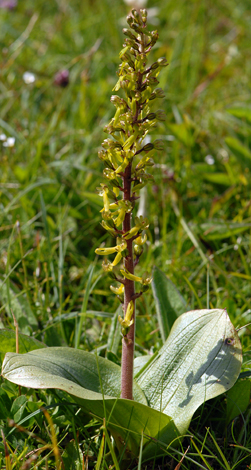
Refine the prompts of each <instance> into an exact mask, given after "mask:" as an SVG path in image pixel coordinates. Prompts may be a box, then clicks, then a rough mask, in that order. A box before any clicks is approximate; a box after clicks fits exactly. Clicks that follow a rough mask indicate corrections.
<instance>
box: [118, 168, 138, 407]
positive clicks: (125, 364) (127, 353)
mask: <svg viewBox="0 0 251 470" xmlns="http://www.w3.org/2000/svg"><path fill="white" fill-rule="evenodd" d="M131 169H132V168H131V164H129V165H128V166H127V168H126V169H125V174H124V177H123V183H124V188H123V190H124V200H128V201H130V200H131ZM130 229H131V214H130V213H128V214H126V216H125V219H124V223H123V230H124V232H128V231H129V230H130ZM127 250H128V254H127V256H126V258H125V261H124V266H125V268H126V269H127V270H128V271H129V272H130V273H131V274H133V273H134V261H133V242H132V239H130V240H127ZM134 294H135V292H134V281H131V280H130V279H125V280H124V312H126V310H127V306H128V304H129V302H130V301H131V300H132V298H133V296H134ZM133 303H134V314H133V320H134V322H133V324H132V325H131V327H130V329H129V332H128V334H127V335H126V336H125V337H124V338H123V340H122V364H121V370H122V373H121V398H127V399H129V400H133V360H134V336H135V300H134V301H133Z"/></svg>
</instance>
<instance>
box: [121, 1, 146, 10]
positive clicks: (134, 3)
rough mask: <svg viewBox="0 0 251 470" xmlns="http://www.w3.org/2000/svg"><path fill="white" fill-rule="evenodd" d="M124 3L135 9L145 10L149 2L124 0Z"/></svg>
mask: <svg viewBox="0 0 251 470" xmlns="http://www.w3.org/2000/svg"><path fill="white" fill-rule="evenodd" d="M124 3H126V4H127V5H129V6H130V7H134V8H143V7H144V6H145V5H146V4H147V0H124Z"/></svg>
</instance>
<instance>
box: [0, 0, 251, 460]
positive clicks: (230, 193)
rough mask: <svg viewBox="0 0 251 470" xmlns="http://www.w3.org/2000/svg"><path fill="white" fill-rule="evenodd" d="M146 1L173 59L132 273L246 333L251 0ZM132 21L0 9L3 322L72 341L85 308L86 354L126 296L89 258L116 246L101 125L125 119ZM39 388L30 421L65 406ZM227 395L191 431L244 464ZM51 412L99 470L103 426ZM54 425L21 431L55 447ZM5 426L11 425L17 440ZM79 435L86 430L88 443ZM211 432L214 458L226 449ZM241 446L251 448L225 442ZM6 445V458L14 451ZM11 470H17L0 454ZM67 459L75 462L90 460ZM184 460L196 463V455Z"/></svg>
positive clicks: (88, 13)
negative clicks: (10, 140) (124, 65)
mask: <svg viewBox="0 0 251 470" xmlns="http://www.w3.org/2000/svg"><path fill="white" fill-rule="evenodd" d="M148 6H149V8H150V10H149V23H152V24H153V28H154V29H156V28H157V29H158V32H159V36H160V39H159V42H158V44H157V46H158V47H155V48H154V51H153V54H152V60H153V61H154V60H156V59H157V58H159V57H162V56H165V57H166V58H167V60H168V62H169V66H168V67H167V68H166V69H164V70H163V71H162V73H161V75H160V86H161V87H162V88H163V89H164V91H165V94H166V98H165V100H164V101H163V103H161V107H162V108H163V109H165V112H166V114H167V121H166V123H164V124H161V126H160V127H159V128H158V129H157V130H156V131H155V135H153V138H162V139H163V140H164V141H165V150H164V151H163V152H161V153H159V154H158V155H156V159H155V161H156V166H155V168H154V169H153V173H154V177H155V183H154V185H153V186H152V188H150V187H149V188H147V192H145V193H143V194H142V207H143V210H144V211H145V212H146V214H147V216H148V218H149V220H150V222H151V228H150V232H151V234H150V243H149V244H148V247H147V251H146V253H145V254H144V257H143V258H142V261H141V263H140V266H139V268H138V271H137V273H138V274H139V275H140V274H142V273H143V272H144V271H145V270H146V269H147V270H150V269H151V268H152V267H153V266H154V265H155V266H157V267H159V268H160V269H162V270H163V271H164V272H165V273H166V274H167V275H168V276H169V277H170V279H171V280H172V281H173V282H174V284H175V285H176V286H177V287H178V288H179V290H180V292H181V293H182V295H183V296H184V298H185V299H186V301H187V302H188V304H189V305H190V307H191V308H195V309H196V308H206V307H207V306H208V305H209V306H210V307H214V308H216V307H217V308H227V311H228V313H229V314H230V317H231V320H232V322H233V324H234V326H235V327H236V328H239V327H241V326H244V325H245V324H247V323H248V322H250V321H251V313H250V312H251V301H250V294H251V284H250V280H251V268H250V257H251V239H250V233H251V232H250V227H251V204H250V189H251V188H250V186H251V183H250V170H251V150H250V145H251V89H250V67H251V65H250V64H251V60H250V59H251V57H250V56H251V51H250V42H251V30H250V20H251V6H250V2H249V1H247V0H242V2H239V1H237V0H215V1H212V0H204V1H196V0H192V1H190V2H187V1H186V0H177V1H176V2H170V1H167V0H162V1H161V2H160V1H157V0H156V1H151V3H150V2H149V5H148ZM128 12H129V8H128V6H127V5H126V4H125V3H124V2H122V1H115V0H113V1H112V0H102V1H101V0H92V1H89V0H85V1H84V2H80V1H76V0H73V1H71V2H67V1H64V0H57V1H52V2H42V1H40V0H36V2H32V1H30V0H27V1H26V2H22V1H19V2H18V4H17V6H16V7H15V8H14V9H13V10H9V9H7V8H1V9H0V50H1V54H2V60H1V68H0V73H1V77H0V134H2V133H4V134H6V136H7V137H15V145H14V147H10V148H8V147H4V146H3V144H2V143H0V146H1V157H0V158H1V167H0V175H1V180H0V205H1V211H0V219H1V224H0V248H1V250H0V275H1V278H2V280H4V282H3V285H2V287H1V299H0V300H1V307H0V326H1V328H6V327H8V328H14V326H13V317H12V313H11V309H12V310H13V311H14V313H15V315H16V317H17V319H18V323H19V329H20V331H21V332H23V333H26V334H29V335H34V336H35V337H36V338H37V339H39V340H42V341H44V342H45V343H46V344H47V345H49V346H55V345H68V346H74V344H76V336H77V332H78V325H79V324H78V318H79V314H80V313H83V314H84V315H83V316H82V317H81V318H82V320H83V324H82V330H81V342H80V347H81V348H84V349H87V350H93V349H94V348H98V352H99V354H102V355H107V354H108V352H109V350H110V346H111V345H110V341H111V336H109V332H110V331H111V326H112V327H113V326H114V322H113V320H112V319H113V316H114V312H115V311H116V309H117V308H118V301H117V299H116V298H115V296H113V295H112V294H111V293H110V290H109V284H110V283H109V279H108V278H107V277H106V276H105V275H103V273H102V268H101V262H102V260H100V258H99V259H97V257H96V256H95V253H94V250H95V248H97V247H98V246H100V244H101V243H102V242H105V243H106V244H107V246H109V243H111V240H109V237H108V236H107V234H106V233H104V231H103V229H102V227H101V225H100V221H101V218H100V212H99V211H100V209H101V208H102V199H101V198H99V196H98V195H97V194H96V192H95V191H96V187H97V186H99V184H100V182H102V171H103V167H102V163H101V162H100V161H99V160H98V157H97V153H98V150H99V148H100V145H101V142H102V140H103V139H104V138H105V134H104V133H103V127H104V125H105V124H107V123H108V121H109V120H110V119H111V117H112V116H113V114H114V107H113V105H112V104H111V103H110V96H111V94H112V88H113V86H114V85H115V83H116V70H117V68H118V65H119V59H118V54H119V51H120V50H121V48H122V44H123V34H122V28H123V27H125V26H126V21H125V18H126V15H127V14H128ZM63 69H67V70H68V71H69V84H68V86H66V87H65V88H63V87H60V86H58V85H56V84H55V82H54V77H55V74H56V73H58V72H59V71H61V70H63ZM26 71H29V72H31V73H33V74H34V75H35V81H34V83H32V84H26V83H25V82H24V80H23V74H24V73H25V72H26ZM209 163H210V164H209ZM137 309H138V311H137V314H138V321H137V337H136V343H137V345H136V354H137V355H140V354H143V353H146V352H149V351H151V352H154V351H155V350H157V349H158V348H159V346H160V336H159V332H158V325H157V320H156V311H155V305H154V302H153V297H152V294H151V293H147V295H145V296H144V297H143V298H141V299H140V300H139V301H138V303H137ZM250 331H251V330H250V327H249V328H248V327H247V328H243V329H242V330H240V335H241V338H242V344H243V349H244V370H247V369H249V368H250ZM119 358H120V346H119V345H118V347H117V354H116V360H118V361H119ZM4 387H5V388H4ZM6 387H7V388H6ZM2 390H5V391H6V390H7V391H8V397H9V400H10V402H9V409H10V410H12V411H11V413H12V416H14V415H15V413H14V411H15V410H16V411H17V409H18V403H19V402H17V404H16V405H14V401H15V400H16V399H17V398H16V397H17V390H16V388H15V387H14V386H11V385H6V384H5V385H4V384H3V383H2ZM29 393H30V395H29ZM29 393H28V394H27V396H26V397H28V398H29V400H28V401H25V407H24V413H25V414H26V415H27V416H28V415H29V413H31V412H32V411H34V410H33V408H34V407H35V408H36V409H38V408H39V406H41V404H45V405H47V406H52V404H53V403H55V401H56V400H55V398H57V399H58V397H55V392H50V394H47V393H46V392H39V394H37V395H36V396H37V403H36V404H34V402H33V399H34V393H33V392H29ZM32 397H33V398H32ZM60 399H61V401H62V403H63V402H64V400H66V399H65V398H64V397H63V396H62V397H61V396H60ZM224 400H225V398H224V397H223V398H221V399H220V400H218V401H217V400H215V401H214V402H213V403H211V402H210V404H209V405H207V406H205V409H204V412H203V415H202V416H203V417H202V418H201V419H200V420H199V425H198V424H197V423H198V416H199V415H198V416H197V418H196V417H195V420H194V422H193V424H192V430H193V431H194V432H195V431H196V432H197V435H196V436H197V437H196V438H197V439H198V442H200V440H201V441H203V439H204V436H205V426H207V427H209V426H211V428H212V429H213V431H211V432H213V433H215V436H216V438H217V439H218V441H217V442H218V443H219V446H220V448H221V449H222V452H223V454H225V455H226V459H227V461H229V462H230V463H229V465H230V467H229V468H231V469H232V468H247V462H248V458H249V456H250V436H249V437H248V433H247V434H245V433H244V434H243V432H242V429H243V426H244V427H245V426H246V427H247V429H248V421H245V420H244V421H241V418H240V419H239V421H237V422H235V425H234V426H235V427H233V426H232V428H231V429H229V428H227V427H226V426H225V424H224V423H225V421H224V413H225V411H224V406H225V405H224V403H225V402H224ZM13 406H14V411H13V409H12V407H13ZM15 406H16V408H15ZM32 407H33V408H32ZM217 407H220V409H221V411H222V415H221V419H219V417H218V416H217V413H216V412H215V411H214V410H217V409H218V408H217ZM52 410H53V411H52V412H51V413H52V417H53V422H54V423H55V425H56V431H57V436H58V439H59V440H60V439H61V438H62V433H63V435H65V436H66V437H64V439H65V440H64V441H63V442H62V443H61V444H60V445H61V449H62V452H67V449H69V448H70V447H67V446H70V445H72V448H71V451H72V452H73V453H74V452H76V462H78V461H79V462H80V461H81V458H80V453H79V447H78V445H77V444H76V442H81V452H83V451H84V448H85V447H86V448H88V446H90V442H91V443H92V444H91V446H92V458H91V460H90V462H89V466H90V468H92V467H93V465H94V463H95V458H96V456H97V453H98V449H99V445H100V433H99V429H98V427H97V425H96V424H95V423H94V424H93V427H90V426H89V425H88V427H86V426H87V424H86V425H85V421H84V418H83V416H81V419H80V418H78V415H77V416H75V411H76V410H73V407H72V408H71V407H70V406H68V407H67V406H66V405H64V406H63V405H62V407H61V408H60V407H56V406H55V405H53V407H52ZM62 410H63V411H62ZM69 410H71V411H69ZM248 412H249V411H247V413H248ZM249 416H250V413H249ZM6 417H7V416H1V418H2V419H4V418H6ZM43 419H45V421H46V418H44V417H42V416H41V414H40V415H37V416H36V417H35V418H30V422H29V423H28V424H27V423H26V424H27V428H28V427H29V429H34V430H36V433H37V435H39V436H40V437H43V438H44V439H45V441H48V433H49V431H48V429H47V427H46V429H43V422H44V421H43ZM78 419H79V421H78ZM243 419H244V418H243ZM39 420H40V421H39ZM86 423H87V421H86ZM243 423H244V424H243ZM47 425H48V428H49V424H48V422H47ZM47 425H46V426H47ZM6 426H7V424H6V421H4V422H3V424H2V428H3V429H4V431H6V430H7V433H9V428H8V426H7V427H6ZM246 427H245V429H246ZM76 429H80V430H81V431H79V433H80V435H79V436H78V437H77V431H76ZM249 429H250V427H249ZM240 435H241V437H240V439H239V441H238V439H237V436H240ZM95 436H96V437H95ZM222 436H224V440H223V437H222ZM245 436H246V440H245ZM207 438H208V441H209V444H208V445H209V448H210V445H212V446H211V448H210V449H211V450H210V449H209V450H208V452H209V454H210V452H212V453H214V452H215V453H216V454H217V452H218V451H217V449H216V448H215V445H214V443H213V440H212V438H210V439H209V437H208V434H207ZM8 439H9V444H10V446H12V447H11V448H12V449H14V448H15V446H18V449H19V450H18V452H17V454H16V457H13V456H12V464H13V462H15V458H16V464H15V465H16V467H13V468H21V466H22V465H24V462H23V461H21V457H20V455H21V454H22V452H23V456H24V455H27V454H29V452H30V451H31V450H32V451H33V450H34V449H35V448H36V445H37V444H36V439H35V438H34V439H33V438H31V437H29V438H28V437H27V436H26V435H25V431H23V432H18V431H16V432H15V433H14V432H12V433H11V434H10V436H9V438H8ZM71 439H73V440H71ZM237 442H238V444H240V445H242V446H243V447H245V448H246V449H249V450H247V451H244V450H240V451H238V450H236V449H234V448H233V447H229V445H230V444H233V443H235V444H236V443H237ZM74 446H75V447H74ZM0 450H1V451H2V454H3V456H4V448H3V445H2V447H0ZM44 452H45V454H42V452H41V454H40V453H39V458H38V461H39V462H40V461H41V462H40V463H39V464H38V463H36V464H33V463H32V464H31V465H30V467H28V466H27V468H55V461H54V457H53V455H52V456H50V453H49V451H48V452H47V454H46V451H44ZM189 452H190V454H191V456H193V453H195V454H196V457H191V458H195V460H196V462H197V463H196V466H199V465H205V463H203V459H202V458H201V456H200V455H199V453H198V452H197V451H196V448H195V447H193V444H192V448H191V450H190V451H189ZM245 452H246V453H245ZM44 455H45V456H44ZM217 455H218V456H219V452H218V454H217ZM42 456H43V457H42ZM243 456H244V457H245V459H246V460H245V461H244V462H242V461H241V458H242V457H243ZM65 458H66V457H65ZM171 458H175V459H179V458H180V457H179V454H175V453H173V454H172V456H171V457H169V458H168V460H167V461H166V463H165V464H164V463H163V465H167V467H166V468H170V465H171V463H170V462H171ZM13 459H14V460H13ZM27 459H28V457H26V460H27ZM43 459H44V460H43ZM45 459H47V463H45V462H46V460H45ZM219 459H220V462H221V464H220V463H217V462H216V461H215V460H213V457H212V456H210V458H208V462H209V463H208V464H209V465H212V468H214V469H216V468H228V467H227V466H226V464H225V463H224V461H223V460H222V458H221V457H219ZM73 460H74V459H73ZM70 461H72V458H70V460H69V462H70ZM65 462H66V460H65ZM69 462H68V464H67V465H70V463H69ZM212 462H213V463H212ZM2 465H3V468H7V467H6V465H7V464H6V462H5V463H4V457H3V464H2ZM4 465H5V466H4ZM32 465H37V467H36V466H32ZM46 465H47V466H48V467H46ZM67 465H66V468H78V467H77V465H80V463H79V464H78V463H76V464H74V465H75V466H72V467H69V466H68V467H67ZM72 465H73V464H72ZM103 465H104V468H108V467H106V466H105V465H106V464H105V463H103ZM172 465H173V467H172V468H174V463H173V464H172ZM183 465H184V468H195V467H194V466H193V465H195V464H194V463H191V462H190V463H189V460H188V461H187V463H185V461H184V462H183ZM224 465H225V466H224ZM24 468H26V467H24ZM79 468H81V467H79ZM142 468H143V467H142ZM149 468H154V467H149ZM163 468H164V467H163ZM204 468H209V467H207V466H206V467H204Z"/></svg>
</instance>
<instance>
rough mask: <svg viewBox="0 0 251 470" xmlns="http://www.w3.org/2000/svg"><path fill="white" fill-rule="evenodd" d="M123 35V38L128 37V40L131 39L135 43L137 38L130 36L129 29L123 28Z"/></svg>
mask: <svg viewBox="0 0 251 470" xmlns="http://www.w3.org/2000/svg"><path fill="white" fill-rule="evenodd" d="M123 33H124V35H125V36H128V37H129V38H130V39H132V40H133V41H137V38H136V36H135V35H134V34H132V32H131V31H130V29H128V28H124V29H123Z"/></svg>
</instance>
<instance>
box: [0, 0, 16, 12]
mask: <svg viewBox="0 0 251 470" xmlns="http://www.w3.org/2000/svg"><path fill="white" fill-rule="evenodd" d="M16 6H17V0H0V8H5V9H6V10H14V8H16Z"/></svg>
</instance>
